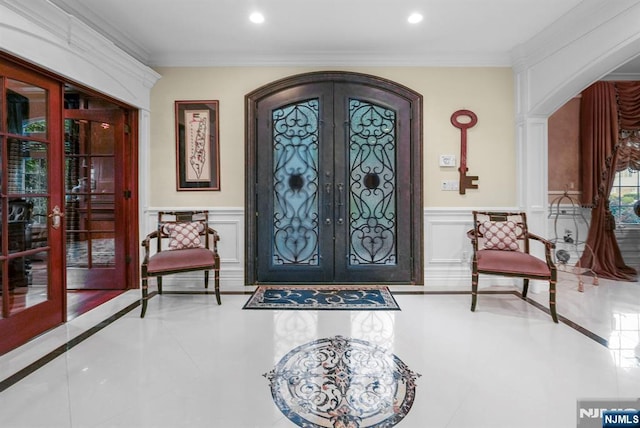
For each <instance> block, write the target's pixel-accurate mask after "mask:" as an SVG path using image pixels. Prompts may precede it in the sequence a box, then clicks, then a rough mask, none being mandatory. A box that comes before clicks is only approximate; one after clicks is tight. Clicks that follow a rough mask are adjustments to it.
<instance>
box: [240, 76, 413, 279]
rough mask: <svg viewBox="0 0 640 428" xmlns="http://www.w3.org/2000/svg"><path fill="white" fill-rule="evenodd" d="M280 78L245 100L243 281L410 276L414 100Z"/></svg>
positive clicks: (337, 81)
mask: <svg viewBox="0 0 640 428" xmlns="http://www.w3.org/2000/svg"><path fill="white" fill-rule="evenodd" d="M313 77H315V79H313ZM294 80H295V79H294ZM288 83H289V84H283V82H277V83H276V84H275V85H274V88H266V89H262V90H259V91H257V92H256V93H253V94H250V95H249V96H248V107H249V108H248V116H250V118H249V127H251V126H254V127H255V128H254V130H251V129H249V133H248V145H250V147H248V148H247V152H248V154H249V164H250V165H249V167H250V168H251V171H252V172H251V173H250V174H249V178H248V183H249V185H248V195H250V198H249V200H248V204H247V210H248V212H249V213H251V214H249V215H248V216H247V218H248V224H247V234H248V236H250V237H251V238H250V240H248V242H249V243H250V244H249V246H248V247H247V255H248V260H249V261H248V264H247V279H248V281H247V282H248V283H249V284H252V283H376V282H377V283H404V284H410V283H422V268H421V266H422V261H421V258H422V257H421V254H422V252H421V246H422V216H421V214H420V213H421V205H422V203H421V201H422V198H421V191H420V190H419V189H420V188H421V178H420V177H421V172H420V171H421V167H420V164H421V162H420V157H419V156H420V153H421V150H420V144H419V143H420V138H419V135H420V134H419V131H418V132H417V133H416V130H418V129H419V128H417V127H416V124H415V122H414V121H413V120H414V114H416V113H417V112H419V110H420V102H419V101H420V97H419V96H417V95H415V94H413V96H412V97H406V96H404V94H403V95H401V94H398V93H397V92H395V91H393V90H390V89H389V85H387V84H382V85H381V84H380V83H381V82H380V81H378V80H377V79H375V78H370V77H368V76H362V75H353V74H339V75H336V74H333V73H325V74H315V75H312V76H310V75H305V76H304V77H303V78H302V79H298V80H297V81H289V82H288ZM391 86H392V85H391ZM269 89H272V90H269ZM254 198H255V199H254ZM253 201H255V203H253ZM416 207H418V208H416ZM251 245H254V246H255V247H252V246H251Z"/></svg>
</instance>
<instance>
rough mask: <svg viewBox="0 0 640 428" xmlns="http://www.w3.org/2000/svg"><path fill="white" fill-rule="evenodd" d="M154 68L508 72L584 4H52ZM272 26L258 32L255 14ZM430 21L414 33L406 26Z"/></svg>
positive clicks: (191, 0)
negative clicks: (518, 54)
mask: <svg viewBox="0 0 640 428" xmlns="http://www.w3.org/2000/svg"><path fill="white" fill-rule="evenodd" d="M50 1H51V3H54V4H56V5H58V6H59V7H60V8H62V9H63V10H64V11H66V12H67V13H69V14H71V15H74V16H75V17H76V18H78V19H79V20H81V21H84V22H86V23H88V24H89V25H90V26H91V27H93V28H94V29H95V30H96V31H98V32H100V33H102V34H103V35H105V36H106V37H107V38H109V39H111V40H112V41H113V42H114V43H115V44H116V45H117V46H119V47H120V48H122V49H123V50H124V51H126V52H128V53H129V54H131V55H132V56H134V57H135V58H137V59H138V60H140V61H141V62H143V63H144V64H146V65H149V66H205V65H258V64H271V65H292V64H297V65H307V64H315V65H334V64H345V65H361V64H362V65H461V66H510V65H511V64H512V59H511V52H512V50H513V49H514V48H515V47H517V46H518V45H519V44H521V43H523V42H525V41H527V40H528V39H530V38H531V37H532V36H534V35H535V34H537V33H539V32H540V31H542V30H543V29H544V28H545V27H547V26H548V25H550V24H551V23H552V22H554V21H555V20H556V19H558V18H559V17H560V16H562V15H563V14H565V13H567V12H568V11H570V10H571V9H572V8H573V7H575V6H576V5H577V4H578V3H580V0H269V1H266V0H262V1H260V0H50ZM256 10H258V11H260V12H262V13H263V14H264V16H265V18H266V21H265V22H264V23H263V24H261V25H255V24H252V23H251V22H250V21H249V19H248V17H249V14H250V13H251V12H253V11H256ZM412 12H420V13H421V14H423V15H424V20H423V21H422V22H421V23H419V24H417V25H411V24H409V23H408V22H407V17H408V16H409V14H410V13H412Z"/></svg>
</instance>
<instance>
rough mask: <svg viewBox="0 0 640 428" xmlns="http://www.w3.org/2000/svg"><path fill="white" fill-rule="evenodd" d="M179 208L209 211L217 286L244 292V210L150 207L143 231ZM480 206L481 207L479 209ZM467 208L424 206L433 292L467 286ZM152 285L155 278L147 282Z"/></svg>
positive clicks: (196, 277) (175, 280) (179, 281)
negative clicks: (216, 254)
mask: <svg viewBox="0 0 640 428" xmlns="http://www.w3.org/2000/svg"><path fill="white" fill-rule="evenodd" d="M179 209H193V210H198V209H208V210H209V214H210V216H209V222H210V225H211V227H213V228H214V229H216V230H217V231H218V233H219V234H220V242H219V243H218V250H219V253H220V259H221V268H220V288H221V289H222V291H246V289H247V287H245V285H244V240H245V237H244V209H243V208H233V207H232V208H210V207H207V208H205V207H188V208H185V207H182V208H176V207H162V208H160V207H154V208H152V209H149V210H147V211H146V212H145V213H144V216H143V222H145V223H146V224H143V225H142V226H141V233H142V230H143V229H142V228H143V227H144V228H145V229H144V230H148V228H149V227H151V228H152V229H153V227H154V225H155V223H156V219H157V216H158V211H172V210H179ZM479 209H484V208H479ZM491 209H492V210H500V211H502V210H505V211H506V210H513V209H514V208H495V207H494V208H491ZM471 211H472V210H471V209H470V208H427V209H425V210H424V225H425V227H424V233H425V236H424V243H425V249H424V257H425V270H424V275H425V288H428V289H431V290H440V289H443V290H451V289H463V290H469V289H470V287H471V266H470V258H471V254H472V253H471V244H470V242H469V239H468V238H467V231H468V230H469V229H471V227H472V222H473V220H472V216H471ZM145 234H146V233H145ZM163 284H166V286H167V287H168V289H170V287H171V285H172V284H173V285H180V286H181V287H184V286H187V287H193V288H194V289H198V288H199V287H201V286H202V276H201V274H200V273H199V272H197V273H185V274H181V275H172V276H167V277H166V278H165V279H164V281H163ZM488 285H500V286H502V285H504V286H512V285H514V280H512V279H509V278H501V277H489V276H485V277H484V278H482V277H481V279H480V287H483V286H488ZM150 286H151V288H152V289H153V288H155V281H153V280H152V281H151V284H150Z"/></svg>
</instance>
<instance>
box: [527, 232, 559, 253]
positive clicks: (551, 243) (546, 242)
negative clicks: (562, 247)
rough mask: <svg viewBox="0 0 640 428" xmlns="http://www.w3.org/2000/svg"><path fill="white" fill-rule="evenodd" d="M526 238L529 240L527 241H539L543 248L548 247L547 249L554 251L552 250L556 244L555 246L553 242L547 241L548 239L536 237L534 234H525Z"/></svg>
mask: <svg viewBox="0 0 640 428" xmlns="http://www.w3.org/2000/svg"><path fill="white" fill-rule="evenodd" d="M527 236H528V238H529V239H534V240H536V241H540V242H542V243H543V244H544V246H545V247H547V246H548V247H549V249H554V248H556V244H555V243H553V242H551V241H549V240H548V239H545V238H543V237H542V236H538V235H536V234H534V233H531V232H529V233H528V234H527Z"/></svg>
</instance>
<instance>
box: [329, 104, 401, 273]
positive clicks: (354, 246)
mask: <svg viewBox="0 0 640 428" xmlns="http://www.w3.org/2000/svg"><path fill="white" fill-rule="evenodd" d="M348 144H349V197H350V201H349V202H350V203H349V237H350V240H349V241H350V242H349V264H350V265H369V264H382V265H395V264H396V259H397V256H396V235H397V233H396V190H395V188H396V114H395V112H394V111H393V110H390V109H386V108H384V107H381V106H378V105H375V104H372V103H369V102H365V101H361V100H357V99H350V100H349V142H348ZM338 198H339V199H338V202H337V203H338V204H340V203H341V201H340V198H341V189H340V188H339V189H338Z"/></svg>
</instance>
